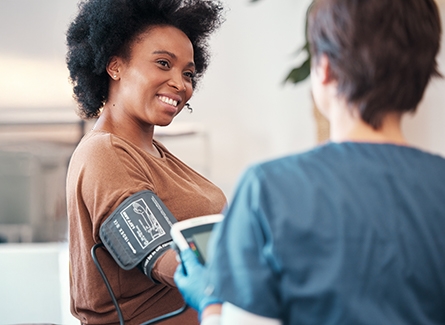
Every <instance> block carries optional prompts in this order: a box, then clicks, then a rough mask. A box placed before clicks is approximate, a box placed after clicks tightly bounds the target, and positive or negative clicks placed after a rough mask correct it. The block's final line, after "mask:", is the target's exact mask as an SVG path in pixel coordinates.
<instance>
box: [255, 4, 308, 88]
mask: <svg viewBox="0 0 445 325" xmlns="http://www.w3.org/2000/svg"><path fill="white" fill-rule="evenodd" d="M258 1H260V0H250V2H258ZM313 3H314V1H312V2H311V3H310V4H309V7H308V9H307V11H306V20H305V30H304V37H305V43H304V45H303V46H302V47H300V48H299V49H298V50H297V52H296V54H295V55H296V56H298V55H301V54H306V59H305V60H304V61H303V63H301V65H299V66H297V67H295V68H293V69H292V70H291V71H290V72H289V73H288V75H287V77H286V78H285V79H284V82H285V83H286V82H290V83H293V84H297V83H299V82H301V81H303V80H305V79H306V78H307V77H309V75H310V73H311V53H310V52H309V42H308V39H307V22H308V14H309V10H310V8H311V6H312V5H313Z"/></svg>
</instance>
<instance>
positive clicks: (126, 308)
mask: <svg viewBox="0 0 445 325" xmlns="http://www.w3.org/2000/svg"><path fill="white" fill-rule="evenodd" d="M154 144H155V146H156V147H157V148H158V150H159V152H160V153H161V155H162V157H161V158H157V157H154V156H152V155H150V154H148V153H146V152H145V151H143V150H141V149H139V148H138V147H136V146H134V145H132V144H131V143H130V142H128V141H126V140H124V139H122V138H119V137H117V136H115V135H113V134H110V133H105V132H101V131H91V132H90V133H88V134H87V135H86V136H85V137H84V138H83V139H82V141H81V142H80V144H79V145H78V147H77V148H76V150H75V151H74V153H73V156H72V158H71V161H70V166H69V169H68V176H67V204H68V216H69V246H70V273H71V274H70V286H71V311H72V313H73V315H74V316H76V317H77V318H79V319H80V321H81V322H82V323H84V324H102V325H104V324H118V323H119V322H118V316H117V312H116V309H115V306H114V305H113V302H112V300H111V297H110V294H109V293H108V291H107V289H106V286H105V284H104V282H103V280H102V278H101V276H100V274H99V272H98V270H97V268H96V266H95V265H94V263H93V260H92V257H91V248H92V247H93V245H94V244H96V243H98V242H100V238H99V228H100V226H101V224H102V223H103V222H104V221H105V220H106V219H107V217H108V216H109V215H110V214H111V213H112V212H113V211H114V210H115V209H116V208H117V207H118V206H119V204H120V203H122V201H123V200H125V199H126V198H127V197H129V196H131V195H133V194H135V193H137V192H139V191H142V190H151V191H153V192H154V193H156V195H157V196H158V197H159V198H160V199H161V200H162V201H163V202H164V204H165V205H166V206H167V208H168V209H169V210H170V211H171V212H172V214H173V215H174V216H175V218H176V219H177V220H178V221H180V220H185V219H188V218H193V217H197V216H202V215H207V214H215V213H220V212H221V211H222V209H223V208H224V205H225V204H226V198H225V196H224V194H223V192H222V191H221V190H220V189H219V188H218V187H216V186H215V185H214V184H212V183H211V182H210V181H209V180H207V179H206V178H204V177H203V176H201V175H199V174H198V173H197V172H195V171H193V170H192V169H191V168H190V167H188V166H187V165H185V164H184V163H183V162H181V161H180V160H179V159H178V158H176V157H175V156H173V155H172V154H171V153H170V152H169V151H168V150H167V149H166V148H165V147H164V146H162V145H161V144H160V143H158V142H156V141H154ZM97 256H98V260H99V262H100V265H101V266H102V268H103V270H104V272H105V274H106V276H107V278H108V280H109V282H110V284H111V287H112V289H113V291H114V295H115V296H116V298H117V300H118V302H119V305H120V308H121V310H122V313H123V316H124V319H125V324H126V325H139V324H141V323H143V322H145V321H148V320H150V319H152V318H154V317H157V316H159V315H163V314H166V313H169V312H171V311H173V310H176V309H178V308H180V307H181V306H182V305H183V303H184V302H183V300H182V297H181V295H180V293H179V291H178V290H177V289H176V288H175V287H174V281H173V274H174V271H175V269H176V266H177V262H176V259H175V253H174V252H173V251H171V250H168V251H167V253H165V254H164V255H162V256H161V257H160V258H159V259H158V260H157V261H156V264H155V267H154V269H153V272H152V276H153V278H154V279H156V280H157V281H159V282H161V284H155V283H153V282H152V281H151V280H150V279H149V278H148V277H147V276H145V275H144V274H143V273H142V272H141V271H140V270H139V269H137V268H135V269H132V270H129V271H125V270H123V269H122V268H120V267H119V266H118V265H117V264H116V262H115V261H114V260H113V258H112V257H111V256H110V255H109V253H108V252H107V251H106V250H105V249H99V250H98V251H97ZM161 324H181V325H186V324H198V320H197V315H196V313H195V312H194V311H192V310H190V309H189V310H188V311H187V312H186V313H184V314H181V315H180V316H177V317H174V318H172V319H171V320H170V321H167V322H163V323H161Z"/></svg>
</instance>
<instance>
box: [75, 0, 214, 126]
mask: <svg viewBox="0 0 445 325" xmlns="http://www.w3.org/2000/svg"><path fill="white" fill-rule="evenodd" d="M222 13H223V7H222V5H221V3H220V2H219V1H216V0H215V1H212V0H88V1H82V2H80V3H79V12H78V15H77V16H76V18H75V19H74V20H73V22H72V23H71V24H70V26H69V28H68V31H67V46H68V53H67V57H66V61H67V66H68V69H69V72H70V80H71V82H72V84H73V90H74V98H75V99H76V101H77V102H78V104H79V112H78V113H79V115H80V116H81V117H83V118H93V117H97V116H98V114H99V112H100V109H101V108H102V106H103V104H104V102H105V101H106V100H107V98H108V83H109V78H108V74H107V72H106V65H107V63H108V61H109V59H110V58H111V57H112V56H113V55H120V56H123V57H124V58H129V56H130V53H129V52H130V50H129V48H130V46H129V45H130V44H131V42H132V41H133V40H135V39H136V37H138V36H139V35H140V33H142V32H144V31H145V30H146V29H147V28H148V27H150V26H156V25H169V26H173V27H176V28H178V29H179V30H181V31H183V32H184V33H185V34H186V35H187V36H188V38H189V39H190V41H191V43H192V45H193V49H194V61H195V65H196V76H195V78H194V80H193V87H195V86H196V83H197V81H198V80H199V79H200V77H201V76H202V74H203V73H204V71H205V70H206V68H207V66H208V63H209V50H208V38H209V36H210V35H211V34H212V33H213V32H214V31H215V30H216V29H217V28H219V26H220V25H221V23H222V22H223V17H222Z"/></svg>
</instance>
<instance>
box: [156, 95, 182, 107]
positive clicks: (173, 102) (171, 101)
mask: <svg viewBox="0 0 445 325" xmlns="http://www.w3.org/2000/svg"><path fill="white" fill-rule="evenodd" d="M159 99H160V100H161V102H164V103H166V104H169V105H172V106H175V107H176V106H178V102H177V101H176V100H174V99H171V98H168V97H165V96H159Z"/></svg>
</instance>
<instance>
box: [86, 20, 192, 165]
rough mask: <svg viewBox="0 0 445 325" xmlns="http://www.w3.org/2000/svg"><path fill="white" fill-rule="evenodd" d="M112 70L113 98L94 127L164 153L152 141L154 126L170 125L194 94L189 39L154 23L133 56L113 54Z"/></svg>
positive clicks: (138, 40)
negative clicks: (126, 58) (124, 56)
mask: <svg viewBox="0 0 445 325" xmlns="http://www.w3.org/2000/svg"><path fill="white" fill-rule="evenodd" d="M107 73H108V74H109V76H110V86H109V98H108V101H107V102H106V103H105V105H104V108H103V112H102V114H101V115H100V117H99V119H98V121H97V123H96V126H95V129H96V130H102V131H107V132H112V133H114V134H116V135H118V136H120V137H122V138H124V139H127V140H128V141H130V142H132V143H134V144H135V145H137V146H139V147H140V148H142V149H144V150H146V151H147V152H148V153H150V154H152V155H154V156H157V157H159V156H160V154H159V152H158V150H157V149H156V147H154V145H153V143H152V140H153V131H154V127H155V126H156V125H159V126H166V125H169V124H170V123H171V122H172V121H173V119H174V117H175V116H176V115H177V114H179V112H181V110H182V109H183V108H184V105H185V104H186V103H187V101H188V100H189V99H190V98H191V96H192V94H193V86H192V80H193V76H194V73H195V65H194V62H193V47H192V44H191V42H190V40H189V39H188V37H187V36H186V35H185V34H184V33H183V32H182V31H180V30H179V29H177V28H175V27H172V26H155V27H151V28H150V29H149V30H146V31H144V32H143V33H141V34H140V35H139V37H137V38H136V39H135V40H134V41H133V43H132V44H131V55H130V58H129V59H128V60H125V59H123V58H122V57H119V56H114V57H112V58H111V59H110V61H109V63H108V65H107ZM165 101H170V103H166V102H165ZM171 101H174V102H173V103H172V102H171Z"/></svg>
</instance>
